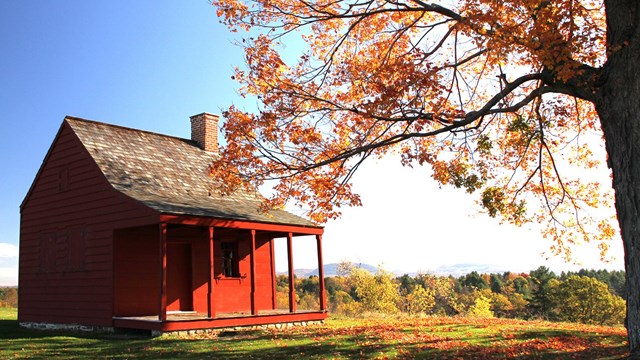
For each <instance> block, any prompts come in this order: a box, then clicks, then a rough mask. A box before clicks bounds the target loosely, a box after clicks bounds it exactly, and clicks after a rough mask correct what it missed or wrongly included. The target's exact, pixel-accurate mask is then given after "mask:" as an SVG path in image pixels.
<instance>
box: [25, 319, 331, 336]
mask: <svg viewBox="0 0 640 360" xmlns="http://www.w3.org/2000/svg"><path fill="white" fill-rule="evenodd" d="M322 324H324V320H312V321H294V322H288V323H277V324H264V325H249V326H232V327H224V328H212V329H193V330H178V331H164V332H163V331H158V330H152V331H150V332H147V333H148V334H150V335H151V336H152V337H157V336H186V335H200V334H208V335H218V334H220V333H223V332H234V331H251V330H266V329H285V328H290V327H297V326H301V327H305V326H308V325H322ZM20 326H21V327H23V328H27V329H33V330H48V331H69V332H84V333H87V332H93V333H100V334H115V333H120V332H127V331H131V332H140V330H136V329H119V328H114V327H109V326H92V325H78V324H52V323H38V322H21V323H20Z"/></svg>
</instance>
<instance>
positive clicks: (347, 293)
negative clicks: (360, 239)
mask: <svg viewBox="0 0 640 360" xmlns="http://www.w3.org/2000/svg"><path fill="white" fill-rule="evenodd" d="M339 273H340V275H339V276H335V277H327V278H325V289H326V293H327V306H328V308H329V309H328V310H329V311H330V312H332V313H334V314H342V315H348V316H352V315H359V314H366V313H368V312H369V313H382V314H396V313H408V314H424V315H441V316H455V315H464V316H471V317H505V318H521V319H545V320H551V321H570V322H580V323H586V324H600V325H611V324H622V323H623V322H624V318H625V301H624V300H623V299H624V297H625V296H626V286H625V276H624V272H623V271H608V270H580V271H578V272H562V273H560V274H559V275H558V274H555V273H554V272H553V271H551V270H549V269H548V268H547V267H544V266H541V267H539V268H538V269H536V270H533V271H531V272H529V273H511V272H505V273H502V274H495V273H494V274H479V273H478V272H471V273H469V274H467V275H464V276H461V277H457V278H456V277H453V276H437V275H432V274H418V275H416V276H409V275H403V276H400V277H396V276H394V275H393V274H391V273H389V272H386V271H384V270H382V269H379V270H378V271H377V273H375V274H372V273H371V272H369V271H367V270H364V269H360V268H358V267H355V266H353V265H351V264H348V263H343V264H341V269H340V272H339ZM318 286H319V285H318V277H317V276H311V277H308V278H296V280H295V289H296V297H297V306H298V308H299V309H309V310H311V309H318V307H319V305H318V303H319V300H318ZM277 291H278V303H279V306H281V307H286V306H287V304H288V279H287V276H286V275H281V276H279V277H278V282H277Z"/></svg>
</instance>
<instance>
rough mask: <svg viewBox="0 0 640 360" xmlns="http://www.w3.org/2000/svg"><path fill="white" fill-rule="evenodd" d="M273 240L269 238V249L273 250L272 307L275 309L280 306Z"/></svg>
mask: <svg viewBox="0 0 640 360" xmlns="http://www.w3.org/2000/svg"><path fill="white" fill-rule="evenodd" d="M273 241H274V239H273V238H272V239H271V240H269V251H270V252H271V308H272V309H274V310H275V309H277V308H278V297H277V292H276V257H275V250H274V248H273V246H274V245H273Z"/></svg>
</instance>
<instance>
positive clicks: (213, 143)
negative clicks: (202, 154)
mask: <svg viewBox="0 0 640 360" xmlns="http://www.w3.org/2000/svg"><path fill="white" fill-rule="evenodd" d="M218 119H220V116H218V115H213V114H209V113H202V114H198V115H193V116H192V117H191V140H193V141H195V142H197V143H198V145H199V146H200V148H201V149H203V150H204V151H207V152H215V153H217V152H218Z"/></svg>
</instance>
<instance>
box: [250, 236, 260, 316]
mask: <svg viewBox="0 0 640 360" xmlns="http://www.w3.org/2000/svg"><path fill="white" fill-rule="evenodd" d="M250 265H251V315H257V314H258V311H257V310H256V231H255V230H251V259H250Z"/></svg>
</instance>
